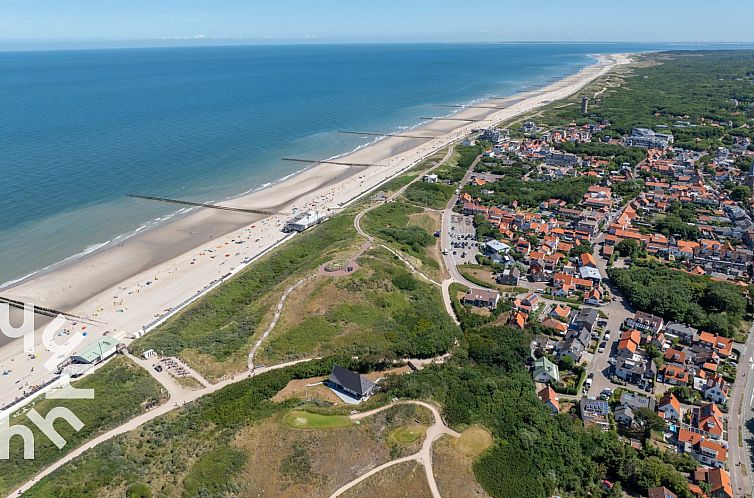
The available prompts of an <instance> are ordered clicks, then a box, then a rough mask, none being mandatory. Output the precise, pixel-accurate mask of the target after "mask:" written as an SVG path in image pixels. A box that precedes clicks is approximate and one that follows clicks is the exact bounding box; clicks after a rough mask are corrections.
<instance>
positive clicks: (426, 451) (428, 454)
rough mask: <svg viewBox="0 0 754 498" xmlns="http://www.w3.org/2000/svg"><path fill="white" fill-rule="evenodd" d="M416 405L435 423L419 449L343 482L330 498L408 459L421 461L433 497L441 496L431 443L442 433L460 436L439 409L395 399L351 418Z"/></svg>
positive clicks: (412, 401) (422, 403)
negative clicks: (429, 413)
mask: <svg viewBox="0 0 754 498" xmlns="http://www.w3.org/2000/svg"><path fill="white" fill-rule="evenodd" d="M407 404H411V405H418V406H422V407H424V408H426V409H428V410H429V411H431V412H432V415H433V416H434V418H435V423H434V424H432V425H431V426H430V427H429V428H428V429H427V432H426V434H425V436H424V443H423V444H422V448H421V450H419V451H418V452H416V453H414V454H413V455H409V456H406V457H403V458H398V459H396V460H391V461H389V462H387V463H383V464H382V465H380V466H378V467H375V468H373V469H372V470H370V471H369V472H367V473H366V474H363V475H361V476H359V477H357V478H356V479H354V480H353V481H351V482H349V483H346V484H344V485H343V486H341V487H340V488H338V489H337V490H336V491H335V492H334V493H333V494H332V495H330V498H336V497H337V496H340V495H342V494H343V493H345V492H346V491H348V490H349V489H351V488H352V487H354V486H356V485H357V484H359V483H360V482H363V481H365V480H366V479H369V478H370V477H372V476H373V475H375V474H377V473H378V472H380V471H382V470H385V469H386V468H388V467H392V466H393V465H398V464H399V463H403V462H410V461H417V462H419V463H421V464H422V465H423V466H424V472H425V475H426V476H427V484H429V489H430V491H431V492H432V496H433V498H441V496H440V491H439V490H438V489H437V482H436V481H435V475H434V472H433V471H432V444H433V443H434V442H435V441H436V440H437V439H438V438H440V437H441V436H443V435H446V434H447V435H449V436H452V437H456V438H457V437H460V436H461V435H460V434H459V433H457V432H456V431H454V430H453V429H451V428H449V427H448V426H447V425H445V422H443V420H442V417H441V416H440V411H439V410H438V409H437V408H436V407H435V406H433V405H430V404H429V403H425V402H424V401H414V400H408V401H397V402H395V403H391V404H389V405H385V406H383V407H380V408H376V409H374V410H370V411H368V412H363V413H358V414H355V415H351V417H350V418H351V420H360V419H363V418H366V417H369V416H371V415H374V414H376V413H379V412H381V411H384V410H387V409H388V408H392V407H393V406H397V405H407Z"/></svg>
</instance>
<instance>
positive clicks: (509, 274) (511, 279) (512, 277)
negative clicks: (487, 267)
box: [495, 268, 521, 286]
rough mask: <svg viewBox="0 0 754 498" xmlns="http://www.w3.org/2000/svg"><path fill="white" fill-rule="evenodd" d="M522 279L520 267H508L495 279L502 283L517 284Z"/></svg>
mask: <svg viewBox="0 0 754 498" xmlns="http://www.w3.org/2000/svg"><path fill="white" fill-rule="evenodd" d="M520 279H521V270H519V269H518V268H506V269H505V270H503V271H502V273H500V274H499V275H498V276H497V278H496V279H495V280H496V281H497V283H499V284H500V285H510V286H517V285H518V283H519V280H520Z"/></svg>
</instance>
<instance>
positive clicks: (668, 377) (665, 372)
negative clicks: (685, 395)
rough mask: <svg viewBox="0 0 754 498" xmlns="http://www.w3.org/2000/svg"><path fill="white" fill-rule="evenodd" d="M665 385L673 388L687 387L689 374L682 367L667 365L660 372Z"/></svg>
mask: <svg viewBox="0 0 754 498" xmlns="http://www.w3.org/2000/svg"><path fill="white" fill-rule="evenodd" d="M660 375H662V377H663V380H664V382H665V384H670V385H671V386H685V385H688V383H689V373H688V372H687V371H686V367H684V366H681V365H665V366H663V367H662V369H661V370H660Z"/></svg>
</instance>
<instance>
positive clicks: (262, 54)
mask: <svg viewBox="0 0 754 498" xmlns="http://www.w3.org/2000/svg"><path fill="white" fill-rule="evenodd" d="M655 48H663V47H648V46H637V45H616V44H602V45H598V44H501V45H472V44H469V45H359V46H355V45H353V46H349V45H313V46H312V45H309V46H246V47H206V48H204V47H203V48H156V49H122V50H82V51H55V52H6V53H0V172H2V174H3V176H2V181H0V213H2V216H0V282H7V281H10V280H12V279H17V278H19V277H22V276H24V275H27V274H29V273H30V272H33V271H35V270H38V269H40V268H43V267H46V266H48V265H51V264H53V263H56V262H59V261H61V260H64V259H66V258H69V257H71V256H73V255H76V254H80V253H82V252H84V251H89V250H92V249H93V248H95V247H97V246H98V245H100V244H103V243H106V242H108V241H112V240H114V239H116V238H117V237H119V236H120V237H122V236H124V235H127V234H132V233H134V231H136V230H138V229H140V228H142V227H145V226H148V225H149V224H150V223H154V222H155V221H154V220H156V219H158V218H165V217H167V216H170V215H171V213H173V212H174V211H175V208H173V207H171V206H169V205H160V204H159V203H158V204H152V203H148V202H138V201H134V200H128V199H125V198H124V194H125V193H127V192H136V193H145V194H152V195H164V196H168V197H171V196H172V197H181V198H185V199H191V200H218V199H223V198H226V197H228V196H232V195H238V194H241V193H243V192H245V191H248V190H252V189H255V188H260V187H261V186H263V185H265V184H267V183H269V182H273V181H276V180H279V179H280V178H282V177H285V176H286V175H290V174H292V173H294V172H295V171H296V170H297V168H300V165H296V164H293V163H285V162H282V161H280V160H279V158H280V157H282V156H286V155H287V156H299V157H313V158H325V157H330V156H332V155H335V154H341V153H344V152H347V151H350V150H352V149H354V148H355V147H358V146H360V145H364V144H365V143H367V142H368V140H367V139H365V138H362V137H359V136H353V135H342V134H338V133H337V130H341V129H353V130H364V131H379V132H387V131H394V130H397V129H400V128H403V127H410V126H414V125H416V124H418V123H419V122H420V119H419V118H420V117H421V116H433V115H438V114H447V110H444V109H443V108H439V107H434V106H433V105H432V104H435V103H448V104H455V103H466V102H469V101H471V100H474V99H479V98H483V97H486V96H490V95H510V94H513V93H516V92H519V91H522V90H526V89H531V88H534V87H539V86H542V85H544V84H546V83H548V82H550V81H552V80H553V79H555V78H560V77H563V76H565V75H568V74H571V73H575V72H577V71H578V70H579V69H581V68H582V67H584V66H585V65H587V64H589V63H590V62H591V61H592V60H593V59H591V58H590V57H589V55H588V54H594V53H610V52H621V51H639V50H648V49H655Z"/></svg>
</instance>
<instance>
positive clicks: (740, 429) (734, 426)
mask: <svg viewBox="0 0 754 498" xmlns="http://www.w3.org/2000/svg"><path fill="white" fill-rule="evenodd" d="M752 336H754V326H753V327H752V329H751V330H750V331H749V337H748V340H747V341H746V344H744V345H743V347H741V349H740V352H741V356H740V357H739V361H738V369H737V371H736V381H735V383H734V384H733V394H732V395H731V398H730V401H729V403H728V451H729V455H730V465H729V467H730V478H731V485H732V487H733V493H734V494H735V495H736V496H740V497H745V496H751V494H752V487H754V484H753V482H752V457H751V455H752V453H751V451H752V443H754V436H753V435H752V431H751V426H752V423H753V422H752V421H754V412H752V409H753V408H754V380H752V377H754V360H753V359H752V354H754V347H753V346H752V341H753V340H754V337H752ZM739 347H740V346H739ZM747 425H749V426H748V427H747ZM739 434H740V436H739ZM739 438H740V439H739ZM739 444H740V446H739Z"/></svg>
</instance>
